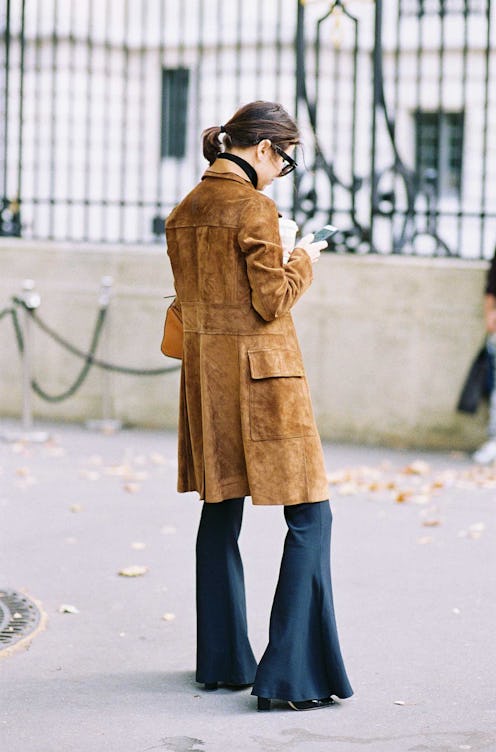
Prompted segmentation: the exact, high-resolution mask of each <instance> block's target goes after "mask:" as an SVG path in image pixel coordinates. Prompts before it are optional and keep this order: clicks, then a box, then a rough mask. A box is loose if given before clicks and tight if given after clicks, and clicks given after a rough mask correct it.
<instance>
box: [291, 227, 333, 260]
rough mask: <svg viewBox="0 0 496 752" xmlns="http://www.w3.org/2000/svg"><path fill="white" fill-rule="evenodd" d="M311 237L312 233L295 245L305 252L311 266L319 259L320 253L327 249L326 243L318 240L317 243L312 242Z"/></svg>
mask: <svg viewBox="0 0 496 752" xmlns="http://www.w3.org/2000/svg"><path fill="white" fill-rule="evenodd" d="M313 237H314V234H313V232H311V233H309V235H305V237H304V238H302V239H301V240H299V241H298V242H297V243H296V248H302V249H303V250H304V251H306V253H308V255H309V256H310V260H311V262H312V264H315V262H316V261H318V260H319V258H320V252H321V251H323V250H324V248H326V247H327V241H325V240H318V241H317V242H314V240H313Z"/></svg>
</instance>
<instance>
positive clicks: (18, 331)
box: [0, 295, 181, 402]
mask: <svg viewBox="0 0 496 752" xmlns="http://www.w3.org/2000/svg"><path fill="white" fill-rule="evenodd" d="M166 297H171V298H172V297H174V296H173V295H171V296H166ZM12 303H13V304H14V305H13V307H8V308H5V309H4V310H3V311H0V321H1V320H2V319H3V318H4V317H7V316H11V317H12V323H13V326H14V331H15V335H16V340H17V346H18V349H19V352H20V353H21V355H22V354H23V352H24V338H23V334H22V328H21V325H20V323H19V316H18V313H17V309H16V306H18V307H22V309H23V310H24V311H25V312H26V313H27V314H28V315H29V317H30V319H31V320H32V321H34V323H35V324H36V325H37V326H38V327H39V328H40V329H41V330H42V331H43V332H45V334H47V335H48V336H49V337H51V338H52V339H53V340H54V341H55V342H56V343H57V344H58V345H60V346H61V347H63V348H64V349H65V350H67V351H68V352H70V353H71V354H72V355H74V356H75V357H77V358H79V359H80V360H83V361H84V362H83V366H82V367H81V370H80V371H79V373H78V375H77V376H76V379H75V380H74V382H73V383H72V384H71V386H70V387H68V388H67V389H65V390H64V391H63V392H62V393H60V394H49V393H48V392H46V391H45V390H44V389H43V388H42V387H41V386H40V385H39V384H38V382H37V381H36V380H34V379H33V380H31V387H32V389H33V391H34V392H35V393H36V394H37V395H38V396H39V397H41V399H43V400H45V401H46V402H62V401H63V400H66V399H68V398H69V397H72V396H73V395H74V394H75V393H76V392H77V390H78V389H79V388H80V387H81V386H82V384H83V383H84V382H85V380H86V378H87V377H88V374H89V372H90V370H91V368H92V366H96V367H97V368H101V369H103V370H106V371H112V372H115V373H121V374H124V375H127V376H161V375H163V374H165V373H172V372H173V371H178V370H179V369H180V368H181V364H177V365H176V364H174V365H172V366H168V367H165V368H132V367H128V366H120V365H117V364H115V363H109V362H107V361H105V360H102V359H101V358H97V357H95V352H96V350H97V348H98V344H99V341H100V335H101V333H102V329H103V326H104V323H105V318H106V314H107V306H106V305H102V306H100V309H99V311H98V314H97V317H96V321H95V326H94V329H93V334H92V336H91V341H90V346H89V350H88V352H84V351H83V350H81V349H80V348H78V347H75V346H74V345H72V344H71V343H70V342H68V340H66V339H65V337H62V336H61V335H60V334H58V333H57V332H56V331H55V330H54V329H52V327H50V326H49V325H48V324H46V323H45V322H44V321H43V320H42V319H41V318H40V317H39V316H38V315H37V313H36V312H35V310H34V308H32V307H30V306H29V305H27V304H26V301H25V300H23V299H22V298H19V297H17V296H14V297H13V298H12Z"/></svg>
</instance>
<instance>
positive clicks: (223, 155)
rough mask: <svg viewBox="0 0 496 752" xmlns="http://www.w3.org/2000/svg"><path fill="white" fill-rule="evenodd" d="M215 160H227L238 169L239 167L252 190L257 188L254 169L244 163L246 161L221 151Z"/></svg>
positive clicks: (247, 163)
mask: <svg viewBox="0 0 496 752" xmlns="http://www.w3.org/2000/svg"><path fill="white" fill-rule="evenodd" d="M217 159H228V160H229V161H230V162H235V163H236V164H237V165H238V167H241V169H242V170H243V172H246V174H247V176H248V177H249V178H250V182H251V184H252V186H253V187H254V188H256V187H257V183H258V175H257V173H256V170H255V168H254V167H252V166H251V164H250V163H249V162H247V161H246V159H242V158H241V157H238V156H237V154H230V153H229V152H227V151H223V152H221V153H220V154H217Z"/></svg>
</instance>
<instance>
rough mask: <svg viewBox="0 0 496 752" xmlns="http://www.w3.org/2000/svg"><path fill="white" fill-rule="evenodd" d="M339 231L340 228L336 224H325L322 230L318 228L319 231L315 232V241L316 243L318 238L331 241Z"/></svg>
mask: <svg viewBox="0 0 496 752" xmlns="http://www.w3.org/2000/svg"><path fill="white" fill-rule="evenodd" d="M337 231H338V228H337V227H334V225H324V227H322V229H321V230H317V232H316V233H315V234H314V236H313V242H314V243H315V242H317V241H318V240H327V241H329V240H330V239H331V238H332V236H333V235H334V234H335V233H336V232H337Z"/></svg>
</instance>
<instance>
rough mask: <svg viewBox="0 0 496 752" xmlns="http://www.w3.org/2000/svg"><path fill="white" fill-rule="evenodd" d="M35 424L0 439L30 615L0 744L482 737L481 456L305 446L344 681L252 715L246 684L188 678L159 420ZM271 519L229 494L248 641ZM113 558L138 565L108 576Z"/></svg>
mask: <svg viewBox="0 0 496 752" xmlns="http://www.w3.org/2000/svg"><path fill="white" fill-rule="evenodd" d="M6 428H14V429H16V428H17V426H16V425H15V424H13V423H7V422H4V423H3V424H2V425H0V429H3V430H5V429H6ZM48 428H49V431H50V433H51V435H52V440H51V441H50V442H48V443H46V444H40V445H36V444H30V443H25V442H19V441H17V442H3V443H0V483H1V491H0V547H1V548H0V550H1V560H0V588H11V589H15V590H18V591H23V592H25V593H27V594H28V595H29V596H30V597H32V598H33V599H36V600H37V601H38V602H39V603H40V604H41V608H42V610H43V612H44V613H45V614H46V621H47V623H46V628H45V629H44V630H42V631H38V632H37V633H36V634H35V636H34V637H33V638H32V640H31V643H30V645H29V647H27V646H26V645H25V644H21V646H20V647H18V648H17V649H16V650H13V651H11V652H9V653H7V652H6V651H5V650H2V651H0V750H1V751H2V752H7V751H8V752H103V751H105V752H106V751H107V750H109V751H110V752H145V751H146V750H170V751H172V752H219V751H221V752H223V751H224V750H229V751H231V750H234V751H237V750H239V751H240V752H245V751H246V752H252V751H253V752H283V751H284V752H285V751H286V750H291V751H293V750H294V751H296V752H300V750H304V752H324V750H325V751H326V752H362V750H363V752H431V751H432V752H452V751H453V752H454V751H455V750H473V751H474V752H475V751H476V750H487V751H488V752H496V649H495V645H494V641H495V638H494V635H495V627H496V603H495V594H496V546H495V539H496V470H491V471H484V472H476V471H475V470H474V468H473V465H472V464H471V463H470V460H469V459H468V458H467V457H464V456H461V455H450V454H420V453H418V452H415V453H408V452H399V451H392V450H386V449H371V448H366V447H351V446H334V445H326V446H325V453H326V460H327V465H328V469H329V472H330V476H331V481H332V482H331V485H330V495H331V499H332V509H333V514H334V527H333V548H332V569H333V585H334V597H335V605H336V613H337V618H338V626H339V632H340V637H341V646H342V650H343V654H344V657H345V661H346V665H347V669H348V672H349V676H350V679H351V681H352V684H353V686H354V689H355V696H354V697H353V698H351V699H350V700H346V701H342V702H339V703H337V704H336V705H335V706H334V707H331V708H329V709H325V710H319V711H317V712H310V713H296V712H294V711H291V710H289V709H287V706H285V705H284V704H282V703H281V704H279V705H276V706H275V707H274V708H273V710H272V711H271V712H270V713H266V714H261V713H257V712H256V711H255V699H254V698H253V697H251V696H250V694H249V691H241V692H233V691H230V690H227V689H221V690H219V691H217V692H213V693H206V692H204V691H203V690H202V688H201V687H200V686H198V685H197V684H195V682H194V674H193V669H194V653H195V616H194V556H193V552H194V540H195V534H196V527H197V523H198V519H199V513H200V506H201V505H200V503H199V502H198V501H197V500H196V497H195V495H193V494H188V495H184V496H179V495H178V494H177V493H176V492H175V465H176V463H175V452H176V450H175V436H174V435H173V434H166V433H160V432H144V431H131V430H126V431H122V432H120V433H117V434H115V435H110V436H105V435H101V434H98V433H93V432H90V431H88V430H86V429H85V428H82V427H79V426H61V425H57V426H48ZM284 534H285V528H284V523H283V519H282V513H281V509H280V508H254V507H252V506H251V504H250V503H249V502H247V504H246V510H245V520H244V527H243V532H242V539H241V547H242V550H243V557H244V563H245V574H246V582H247V599H248V611H249V628H250V635H251V638H252V645H253V648H254V650H255V653H256V654H257V655H261V653H262V651H263V649H264V647H265V642H266V639H267V632H268V619H269V611H270V604H271V598H272V594H273V590H274V586H275V582H276V578H277V573H278V566H279V560H280V555H281V549H282V543H283V538H284ZM133 566H138V567H142V568H146V571H145V573H144V574H143V575H141V576H136V577H126V576H123V575H120V574H119V572H120V571H123V570H126V569H127V568H129V567H133ZM62 606H72V607H74V609H77V613H63V612H62V611H61V610H60V609H61V607H62Z"/></svg>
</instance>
